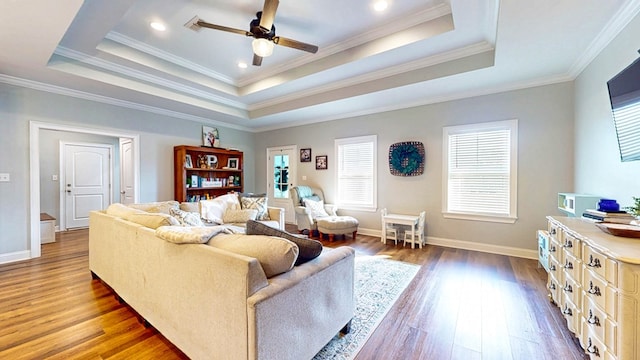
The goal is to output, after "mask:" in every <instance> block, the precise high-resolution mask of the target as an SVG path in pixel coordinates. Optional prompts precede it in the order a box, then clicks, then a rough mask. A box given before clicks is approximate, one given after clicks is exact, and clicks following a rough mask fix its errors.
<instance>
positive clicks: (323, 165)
mask: <svg viewBox="0 0 640 360" xmlns="http://www.w3.org/2000/svg"><path fill="white" fill-rule="evenodd" d="M327 162H328V158H327V155H318V156H316V170H327Z"/></svg>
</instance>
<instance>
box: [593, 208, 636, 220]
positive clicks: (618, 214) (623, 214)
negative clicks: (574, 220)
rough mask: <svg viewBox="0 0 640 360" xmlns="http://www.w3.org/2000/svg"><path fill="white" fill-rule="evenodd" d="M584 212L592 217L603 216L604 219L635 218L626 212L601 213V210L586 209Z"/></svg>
mask: <svg viewBox="0 0 640 360" xmlns="http://www.w3.org/2000/svg"><path fill="white" fill-rule="evenodd" d="M584 212H585V213H586V214H590V215H593V216H602V217H623V218H627V217H633V215H631V214H629V213H628V212H626V211H624V210H618V211H601V210H596V209H586V210H585V211H584Z"/></svg>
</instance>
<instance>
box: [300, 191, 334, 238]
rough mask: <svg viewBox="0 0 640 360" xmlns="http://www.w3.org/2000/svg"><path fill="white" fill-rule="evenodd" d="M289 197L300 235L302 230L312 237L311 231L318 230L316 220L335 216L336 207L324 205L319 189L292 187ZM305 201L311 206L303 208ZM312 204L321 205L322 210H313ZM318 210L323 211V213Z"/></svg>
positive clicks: (322, 195) (322, 194)
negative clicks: (307, 231)
mask: <svg viewBox="0 0 640 360" xmlns="http://www.w3.org/2000/svg"><path fill="white" fill-rule="evenodd" d="M289 197H290V198H291V201H293V209H294V211H295V214H296V222H297V224H298V231H299V232H300V233H302V232H303V231H304V230H309V235H312V232H313V231H316V230H318V223H317V221H316V219H317V218H319V217H323V216H337V214H336V211H337V210H338V207H337V206H336V205H332V204H325V203H324V193H323V192H322V189H320V188H317V187H310V186H304V185H300V186H294V187H292V188H291V189H289ZM305 199H306V200H307V201H306V203H307V205H311V206H305ZM309 201H311V202H309ZM312 204H317V205H322V208H321V209H317V208H316V209H314V208H313V205H312ZM319 210H324V213H322V211H319Z"/></svg>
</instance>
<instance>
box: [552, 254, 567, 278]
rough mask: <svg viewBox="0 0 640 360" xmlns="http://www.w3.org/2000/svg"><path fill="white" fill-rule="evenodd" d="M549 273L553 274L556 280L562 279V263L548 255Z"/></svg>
mask: <svg viewBox="0 0 640 360" xmlns="http://www.w3.org/2000/svg"><path fill="white" fill-rule="evenodd" d="M549 274H550V275H553V276H554V277H555V278H556V280H558V281H564V272H563V268H562V265H560V262H558V261H557V260H556V259H555V258H554V257H549Z"/></svg>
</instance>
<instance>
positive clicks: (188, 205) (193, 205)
mask: <svg viewBox="0 0 640 360" xmlns="http://www.w3.org/2000/svg"><path fill="white" fill-rule="evenodd" d="M180 210H182V211H188V212H197V213H200V202H186V201H185V202H181V203H180Z"/></svg>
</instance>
